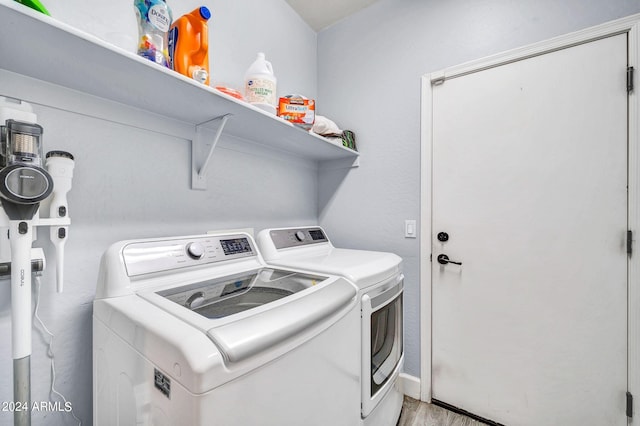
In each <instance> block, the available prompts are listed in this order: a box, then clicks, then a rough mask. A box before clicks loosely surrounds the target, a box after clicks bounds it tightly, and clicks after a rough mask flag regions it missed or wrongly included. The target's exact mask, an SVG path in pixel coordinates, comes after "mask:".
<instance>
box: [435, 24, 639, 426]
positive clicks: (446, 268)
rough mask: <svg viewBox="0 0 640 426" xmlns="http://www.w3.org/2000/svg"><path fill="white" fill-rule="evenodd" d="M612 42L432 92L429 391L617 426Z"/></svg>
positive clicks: (619, 227)
mask: <svg viewBox="0 0 640 426" xmlns="http://www.w3.org/2000/svg"><path fill="white" fill-rule="evenodd" d="M626 37H627V36H626V34H622V35H617V36H612V37H608V38H604V39H600V40H596V41H592V42H589V43H584V44H580V45H578V46H574V47H571V48H567V49H562V50H558V51H554V52H550V53H547V54H544V55H539V56H535V57H532V58H528V59H524V60H519V61H516V62H512V63H509V64H507V65H502V66H499V67H494V68H490V69H486V70H482V71H478V72H474V73H471V74H468V75H465V76H462V77H457V78H453V79H450V80H446V81H445V82H444V83H442V84H440V85H435V86H434V87H433V89H432V90H433V130H432V131H433V154H432V155H433V157H432V158H433V169H432V179H433V181H432V182H433V187H432V197H433V199H432V205H433V212H432V220H433V222H432V231H433V236H432V253H433V261H432V282H433V290H432V291H433V295H432V298H433V299H432V300H433V302H432V308H433V311H432V366H433V367H432V397H433V399H435V400H439V401H442V402H445V403H448V404H450V405H453V406H456V407H458V408H461V409H463V410H466V411H468V412H471V413H474V414H476V415H478V416H481V417H484V418H487V419H490V420H493V421H495V422H499V423H504V424H508V425H536V426H539V425H563V426H567V425H626V424H627V423H626V415H625V392H626V389H627V357H626V354H627V346H626V345H627V331H626V327H627V255H626V250H625V232H626V229H627V227H626V226H627V96H628V95H627V91H626V85H625V75H626V67H627V38H626ZM441 232H445V233H447V234H448V240H447V241H444V242H443V241H440V240H439V239H438V234H439V233H441ZM441 239H442V236H441ZM440 254H446V255H447V256H448V257H449V258H450V260H453V261H458V262H461V263H462V265H456V264H452V263H449V264H446V265H441V264H440V263H438V261H437V260H436V259H437V256H438V255H440Z"/></svg>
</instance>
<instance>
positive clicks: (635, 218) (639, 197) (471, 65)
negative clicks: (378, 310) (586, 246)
mask: <svg viewBox="0 0 640 426" xmlns="http://www.w3.org/2000/svg"><path fill="white" fill-rule="evenodd" d="M624 33H626V34H627V37H628V49H629V53H628V55H629V57H628V58H629V59H628V61H629V65H630V66H632V67H634V68H635V70H636V72H635V75H634V80H635V81H634V90H633V91H632V92H631V93H630V95H629V109H628V114H629V151H628V176H629V177H628V179H629V193H628V221H629V229H630V230H632V231H633V248H634V253H633V254H632V256H631V257H630V258H628V260H627V265H628V267H627V271H628V306H627V321H628V324H627V336H628V346H627V360H628V361H627V363H628V369H627V383H628V385H627V386H628V391H629V392H631V393H632V394H633V395H634V396H635V398H634V403H633V413H634V416H633V419H632V422H631V423H629V425H631V426H640V243H639V242H640V239H639V238H638V235H639V234H640V96H639V94H640V78H639V77H638V74H640V14H636V15H631V16H629V17H626V18H622V19H618V20H615V21H612V22H608V23H605V24H601V25H598V26H595V27H592V28H588V29H585V30H581V31H577V32H574V33H570V34H567V35H563V36H560V37H556V38H553V39H550V40H547V41H543V42H540V43H535V44H532V45H529V46H525V47H521V48H518V49H514V50H510V51H508V52H503V53H499V54H496V55H493V56H489V57H486V58H482V59H479V60H475V61H471V62H467V63H464V64H461V65H458V66H454V67H451V68H447V69H444V70H441V71H438V72H433V73H429V74H425V75H423V76H422V78H421V85H422V93H421V129H420V139H421V141H420V151H421V153H420V157H421V163H420V199H421V201H420V224H421V226H420V283H421V284H420V306H421V309H420V354H421V355H420V399H421V400H422V401H427V402H430V401H431V391H432V389H431V383H432V377H431V355H432V353H431V347H432V346H431V344H432V328H431V327H432V316H431V315H432V310H431V306H432V282H431V261H430V256H431V246H432V239H433V236H432V232H433V230H432V229H431V220H432V217H431V212H432V205H431V200H432V198H431V197H432V194H431V189H432V188H431V185H432V175H431V170H432V167H431V162H432V147H433V140H432V136H433V135H432V132H431V129H432V125H433V123H432V114H433V93H432V89H431V87H432V85H436V84H442V83H443V82H445V81H446V80H448V79H452V78H456V77H461V76H464V75H466V74H470V73H473V72H477V71H481V70H483V69H488V68H493V67H496V66H500V65H504V64H508V63H511V62H515V61H519V60H523V59H527V58H530V57H533V56H538V55H541V54H545V53H549V52H553V51H556V50H560V49H565V48H568V47H572V46H575V45H578V44H582V43H585V42H589V41H593V40H597V39H601V38H605V37H609V36H613V35H617V34H624Z"/></svg>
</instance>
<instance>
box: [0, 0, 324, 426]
mask: <svg viewBox="0 0 640 426" xmlns="http://www.w3.org/2000/svg"><path fill="white" fill-rule="evenodd" d="M45 3H46V6H47V7H48V8H49V10H50V12H51V13H52V15H53V16H55V17H56V18H57V19H59V20H61V21H63V22H65V23H67V24H69V25H72V26H75V27H78V28H80V29H83V30H85V31H87V32H90V33H93V34H94V35H97V36H99V37H101V38H105V39H109V38H110V39H112V40H117V41H118V42H122V41H123V40H124V41H125V42H126V40H127V36H130V37H131V38H132V39H134V40H135V35H136V33H137V29H136V27H135V20H134V19H130V18H132V16H133V13H134V12H133V6H132V4H133V1H132V0H126V1H124V0H122V1H113V2H109V1H103V2H85V1H81V0H73V1H62V0H47V1H45ZM169 4H170V6H174V5H175V8H174V10H173V12H174V15H175V16H180V15H181V14H183V13H186V12H189V11H191V10H192V9H194V8H195V7H198V6H200V5H201V4H202V3H200V2H197V1H195V0H188V1H182V2H176V1H171V0H169ZM205 4H206V5H207V6H208V7H210V9H211V10H212V13H213V18H212V20H211V23H210V28H211V34H210V43H211V55H212V64H213V78H214V81H215V80H222V81H226V82H228V83H229V84H236V85H240V84H242V81H243V76H244V72H245V70H246V68H247V67H248V66H249V65H250V63H251V62H252V61H253V60H254V59H255V55H256V52H258V51H259V50H263V51H265V52H266V53H267V57H268V59H269V60H271V61H272V63H273V66H274V69H275V72H276V75H277V77H278V78H279V85H278V89H279V92H280V93H292V92H295V93H305V94H308V96H311V97H313V96H315V95H316V34H315V32H313V31H312V30H311V29H310V28H309V27H308V26H307V25H306V24H305V23H304V22H303V21H302V20H301V19H300V18H299V17H298V15H297V14H295V12H294V11H293V10H292V9H291V8H290V7H289V5H288V4H286V3H285V2H284V1H282V0H267V1H263V0H261V1H259V2H258V1H252V0H234V1H232V2H229V1H218V0H211V1H207V2H206V3H205ZM111 30H112V31H111ZM110 31H111V32H114V34H109V32H110ZM285 36H286V37H287V40H291V39H292V38H293V39H295V40H294V41H292V42H291V43H290V44H284V43H282V40H283V38H284V37H285ZM43 43H45V41H43ZM123 44H126V43H123ZM291 46H294V47H293V48H291ZM78 60H82V58H78ZM4 84H6V83H3V81H2V79H1V78H0V94H1V93H3V88H5V87H6V86H4ZM105 84H109V82H105ZM34 90H37V89H34ZM59 94H60V96H61V97H65V99H68V98H69V97H71V98H73V96H74V94H73V93H70V92H69V91H66V90H62V89H61V90H59ZM98 103H99V102H98ZM49 105H50V106H41V105H35V106H34V109H35V112H36V113H37V114H38V119H39V123H40V124H41V125H42V126H43V127H44V131H45V134H44V147H45V150H46V151H49V150H53V149H63V150H67V151H69V152H71V153H73V154H74V155H75V157H76V167H75V176H74V180H73V189H72V190H71V192H70V194H69V206H70V216H71V219H72V225H71V227H70V230H69V240H68V243H67V250H66V269H65V272H66V275H65V278H66V282H65V292H64V293H63V294H57V293H56V292H55V268H54V266H53V262H54V259H55V257H54V254H53V253H52V251H51V249H50V247H51V246H50V243H49V242H48V230H46V229H45V230H43V231H41V232H40V239H39V240H38V241H37V242H36V243H35V244H34V246H36V247H44V248H45V249H46V256H47V260H48V261H49V262H50V265H49V268H48V269H47V271H46V272H45V275H44V277H43V278H42V290H41V304H40V309H39V311H40V316H41V317H42V319H43V320H44V322H45V324H46V325H47V327H48V328H49V329H50V330H51V331H52V332H53V333H54V334H55V340H54V352H55V360H56V373H57V381H56V385H57V389H58V390H60V391H61V392H62V393H63V394H64V395H66V397H67V398H68V400H69V401H70V402H71V403H72V404H73V408H74V411H75V413H76V415H78V416H79V417H80V418H81V420H82V421H83V424H85V425H89V424H91V423H92V419H91V416H92V400H91V396H92V370H91V368H92V362H91V354H92V348H91V344H92V330H91V321H92V318H91V314H92V302H93V298H94V295H95V285H96V279H97V274H98V265H99V261H100V256H101V255H102V253H103V252H104V250H105V249H106V248H107V247H108V246H109V245H110V244H111V243H113V242H115V241H118V240H123V239H130V238H140V237H160V236H169V235H185V234H195V233H203V232H206V231H207V230H216V229H229V228H248V227H251V228H255V230H256V231H258V230H260V229H262V228H266V227H272V226H287V225H290V224H294V225H302V224H309V223H317V211H318V206H317V166H316V164H314V163H312V162H309V161H306V160H302V159H300V158H297V157H296V158H294V157H290V156H288V155H287V154H284V153H278V152H268V151H265V150H264V149H263V148H261V147H259V146H256V145H252V144H248V143H238V142H237V141H234V140H230V139H227V138H223V140H222V141H221V144H222V146H220V147H219V148H217V149H216V152H215V154H214V158H213V160H212V165H211V168H210V171H209V174H208V190H207V191H192V190H191V189H190V179H191V169H190V163H191V151H190V145H189V143H188V142H187V141H186V140H184V139H179V138H176V137H170V136H166V135H163V134H161V133H157V132H152V131H148V130H143V129H140V128H136V127H132V126H126V125H122V124H118V123H114V122H111V121H108V120H103V119H96V118H91V117H87V116H85V115H80V114H77V113H73V112H68V111H63V110H60V109H58V108H56V105H55V101H54V102H52V103H51V104H49ZM87 113H91V111H87ZM130 114H132V117H137V116H136V111H133V110H132V111H131V112H130ZM144 119H145V118H144V117H142V116H141V117H140V120H144ZM147 125H148V123H147ZM143 127H144V126H143ZM178 134H179V133H178ZM274 199H275V200H276V201H275V202H274ZM10 308H11V307H10V290H9V283H8V281H7V280H2V281H0V336H2V344H1V345H0V366H1V367H0V402H3V401H12V399H13V395H12V363H11V345H10V335H11V327H10V318H11V309H10ZM49 381H50V370H49V359H48V358H47V356H46V347H45V340H44V339H42V338H41V336H40V334H38V333H37V332H35V331H34V335H33V356H32V385H33V389H32V401H34V402H39V401H47V400H48V399H49ZM54 400H57V399H54ZM12 421H13V420H12V414H11V413H8V412H3V411H0V424H2V425H4V424H12ZM33 424H46V425H67V424H74V422H73V419H72V418H71V417H70V416H69V415H67V414H64V413H63V414H59V413H46V412H42V413H34V415H33ZM76 424H77V423H76Z"/></svg>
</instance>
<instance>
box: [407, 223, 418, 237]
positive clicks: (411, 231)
mask: <svg viewBox="0 0 640 426" xmlns="http://www.w3.org/2000/svg"><path fill="white" fill-rule="evenodd" d="M417 236H418V231H417V229H416V221H415V220H405V221H404V237H405V238H417Z"/></svg>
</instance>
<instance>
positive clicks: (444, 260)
mask: <svg viewBox="0 0 640 426" xmlns="http://www.w3.org/2000/svg"><path fill="white" fill-rule="evenodd" d="M436 259H437V260H438V263H439V264H441V265H446V264H447V263H453V264H454V265H462V262H454V261H453V260H449V256H447V255H446V254H439V255H438V257H437V258H436Z"/></svg>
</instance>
